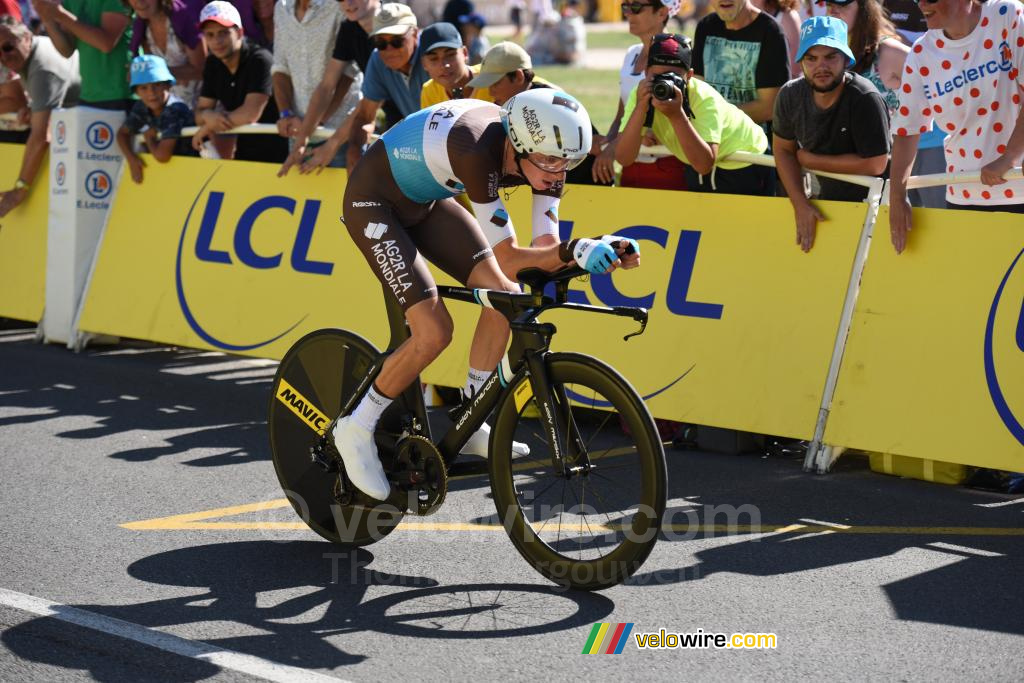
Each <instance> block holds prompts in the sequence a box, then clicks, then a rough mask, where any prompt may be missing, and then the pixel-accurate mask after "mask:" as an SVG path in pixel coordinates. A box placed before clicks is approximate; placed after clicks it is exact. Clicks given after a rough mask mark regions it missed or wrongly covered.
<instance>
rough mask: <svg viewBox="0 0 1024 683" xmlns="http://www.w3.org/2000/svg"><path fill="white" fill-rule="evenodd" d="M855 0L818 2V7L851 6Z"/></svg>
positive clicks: (820, 0)
mask: <svg viewBox="0 0 1024 683" xmlns="http://www.w3.org/2000/svg"><path fill="white" fill-rule="evenodd" d="M855 2H857V0H818V3H817V4H818V5H839V6H840V7H846V6H847V5H852V4H853V3H855Z"/></svg>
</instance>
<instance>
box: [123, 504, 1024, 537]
mask: <svg viewBox="0 0 1024 683" xmlns="http://www.w3.org/2000/svg"><path fill="white" fill-rule="evenodd" d="M289 505H290V504H289V503H288V499H287V498H279V499H277V500H268V501H265V502H262V503H249V504H247V505H235V506H233V507H224V508H217V509H215V510H205V511H203V512H191V513H188V514H183V515H172V516H170V517H159V518H156V519H147V520H143V521H140V522H127V523H125V524H121V525H120V526H121V527H122V528H125V529H131V530H133V531H180V530H206V531H213V530H221V531H225V530H227V531H255V530H264V531H265V530H272V531H301V530H305V529H308V527H307V526H306V525H305V523H303V522H272V521H257V522H225V521H216V522H213V521H204V520H210V519H215V518H218V517H221V518H223V517H233V516H235V515H242V514H246V513H249V512H262V511H265V510H276V509H278V508H285V507H289ZM555 528H556V526H555V525H551V524H549V525H547V528H545V527H541V530H551V531H555ZM561 528H562V530H563V531H579V532H583V531H593V532H598V533H607V532H610V531H619V530H622V529H623V528H624V527H623V525H618V524H609V525H606V524H586V523H575V522H574V523H563V524H562V525H561ZM661 528H662V531H665V532H672V533H687V532H689V533H696V534H701V533H717V534H772V533H774V534H779V533H795V532H800V533H805V534H814V533H821V532H822V531H832V532H835V533H837V534H879V535H909V536H1024V528H1019V527H947V526H938V527H929V526H851V527H850V528H849V529H837V528H835V527H831V526H828V527H827V526H821V525H813V524H760V525H751V524H735V525H730V524H700V525H697V526H696V527H694V526H692V525H690V524H663V525H662V527H661ZM399 529H405V530H409V531H477V532H478V531H504V530H505V529H504V527H503V526H502V525H500V524H478V523H472V522H426V521H424V522H420V521H417V520H416V518H415V517H406V518H405V519H404V520H403V521H402V523H401V525H400V527H399Z"/></svg>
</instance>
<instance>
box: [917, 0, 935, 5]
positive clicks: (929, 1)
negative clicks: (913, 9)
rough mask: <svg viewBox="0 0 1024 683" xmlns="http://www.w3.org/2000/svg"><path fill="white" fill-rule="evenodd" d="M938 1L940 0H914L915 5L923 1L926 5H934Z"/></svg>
mask: <svg viewBox="0 0 1024 683" xmlns="http://www.w3.org/2000/svg"><path fill="white" fill-rule="evenodd" d="M938 1H939V0H914V4H915V5H920V4H921V3H922V2H923V3H924V4H926V5H934V4H936V3H937V2H938Z"/></svg>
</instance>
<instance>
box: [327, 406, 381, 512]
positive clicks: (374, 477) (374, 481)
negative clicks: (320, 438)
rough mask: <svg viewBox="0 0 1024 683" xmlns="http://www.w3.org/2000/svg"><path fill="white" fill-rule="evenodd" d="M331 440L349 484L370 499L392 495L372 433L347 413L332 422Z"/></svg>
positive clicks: (379, 498)
mask: <svg viewBox="0 0 1024 683" xmlns="http://www.w3.org/2000/svg"><path fill="white" fill-rule="evenodd" d="M331 439H333V440H334V447H335V448H337V449H338V453H339V454H341V459H342V461H343V462H344V463H345V472H346V473H347V474H348V478H349V479H350V480H351V481H352V484H353V485H354V486H355V487H356V488H358V489H359V490H360V491H362V492H363V493H365V494H366V495H368V496H370V497H371V498H376V499H377V500H387V498H388V496H390V495H391V483H390V482H389V481H388V478H387V476H386V475H385V474H384V466H383V465H381V463H380V458H378V457H377V444H376V443H374V440H373V434H371V433H370V432H369V431H368V430H366V429H365V428H364V427H363V426H362V425H359V424H356V421H355V420H353V419H352V417H351V416H349V417H343V418H342V419H340V420H338V423H337V424H336V425H334V429H333V430H332V431H331Z"/></svg>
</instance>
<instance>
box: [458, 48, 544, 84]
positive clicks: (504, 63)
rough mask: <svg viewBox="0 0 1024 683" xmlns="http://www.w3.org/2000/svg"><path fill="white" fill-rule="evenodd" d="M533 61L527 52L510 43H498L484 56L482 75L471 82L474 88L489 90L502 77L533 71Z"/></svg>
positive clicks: (481, 66)
mask: <svg viewBox="0 0 1024 683" xmlns="http://www.w3.org/2000/svg"><path fill="white" fill-rule="evenodd" d="M532 68H533V61H532V60H531V59H530V55H529V54H527V52H526V50H524V49H523V48H521V47H520V46H518V45H516V44H515V43H510V42H508V41H505V42H502V43H498V44H497V45H495V46H494V47H492V48H491V49H490V50H488V51H487V54H486V55H484V61H483V62H481V64H480V73H479V75H477V77H476V78H474V79H473V80H471V81H470V82H469V85H470V86H472V87H474V88H489V87H491V86H492V85H494V84H495V83H497V82H498V81H500V80H501V78H502V76H504V75H505V74H507V73H508V72H510V71H516V70H517V69H532Z"/></svg>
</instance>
